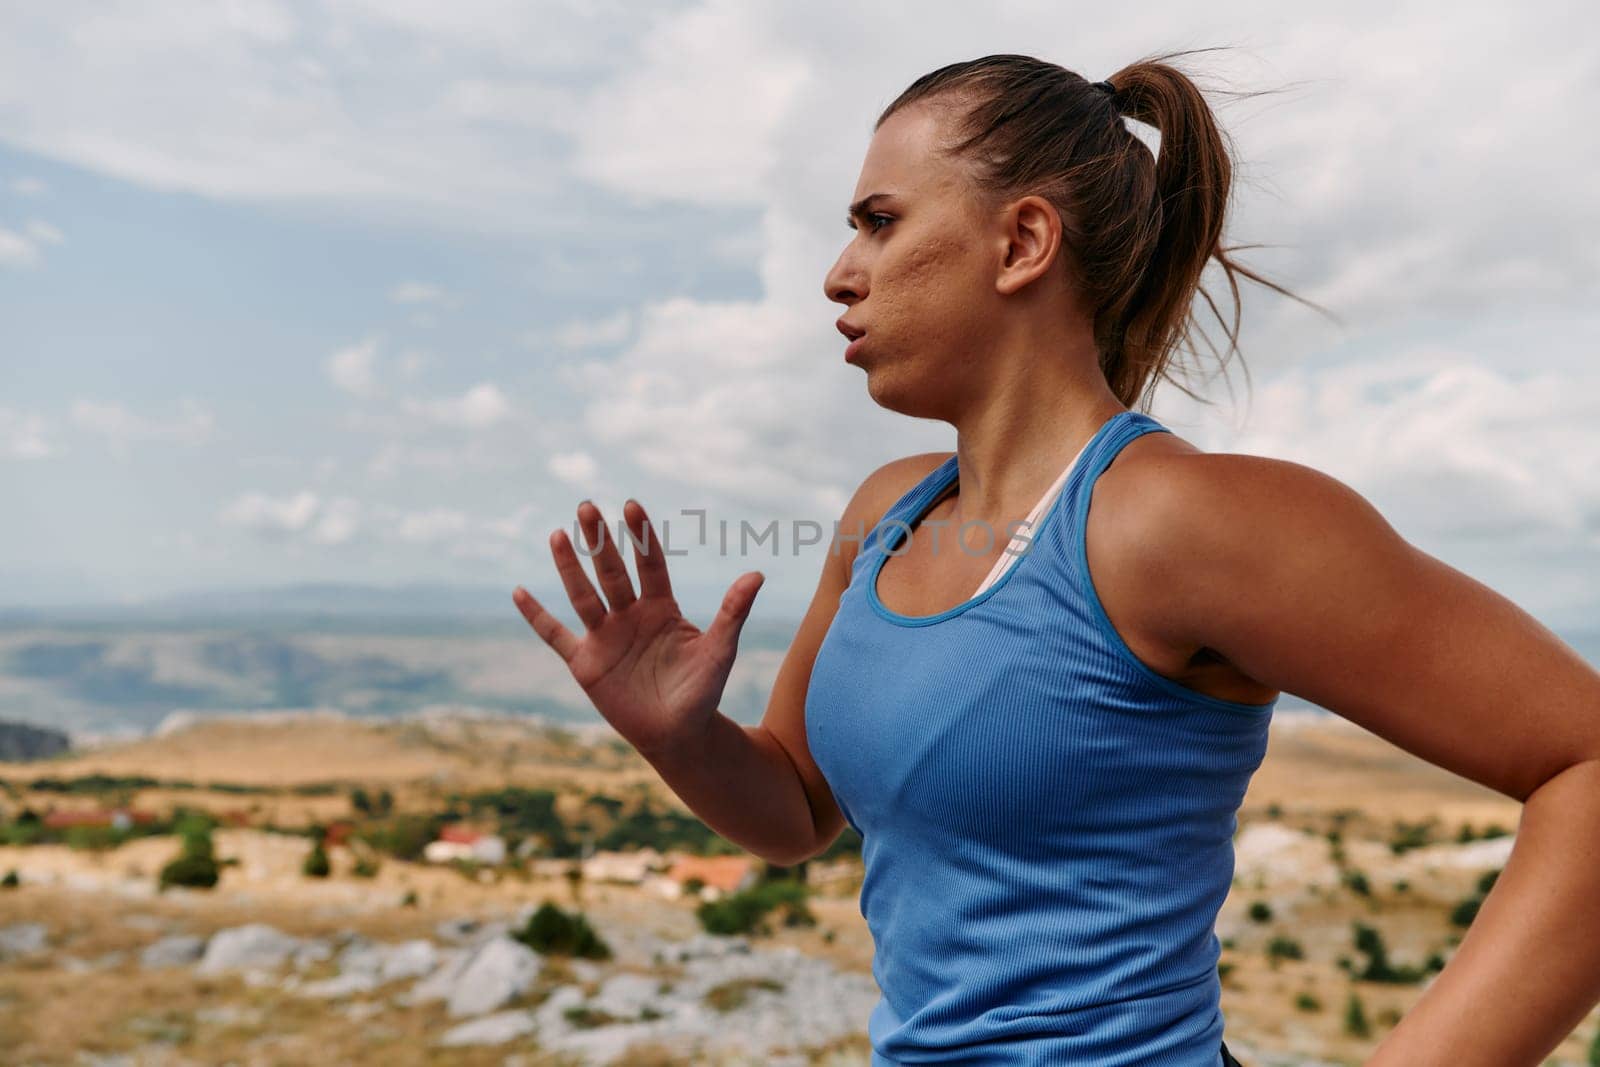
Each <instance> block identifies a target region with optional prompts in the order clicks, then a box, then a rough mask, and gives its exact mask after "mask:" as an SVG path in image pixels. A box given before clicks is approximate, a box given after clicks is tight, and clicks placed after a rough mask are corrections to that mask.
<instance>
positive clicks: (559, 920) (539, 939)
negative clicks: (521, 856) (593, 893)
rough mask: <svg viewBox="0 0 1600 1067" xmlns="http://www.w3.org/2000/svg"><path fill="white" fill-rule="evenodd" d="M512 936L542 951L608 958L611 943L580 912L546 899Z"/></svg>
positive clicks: (546, 953)
mask: <svg viewBox="0 0 1600 1067" xmlns="http://www.w3.org/2000/svg"><path fill="white" fill-rule="evenodd" d="M511 936H512V937H514V938H516V939H517V940H518V941H521V942H522V943H523V944H524V945H527V946H528V947H529V948H531V949H533V950H534V951H535V952H538V953H541V954H544V955H552V956H580V957H583V958H585V959H595V960H606V959H610V958H611V946H609V945H607V944H606V943H605V941H603V940H602V939H601V937H600V935H599V934H598V933H596V932H595V930H594V928H593V927H592V926H590V925H589V920H588V918H587V917H586V916H584V914H583V913H582V912H576V913H571V914H569V913H568V912H565V911H563V910H562V909H561V908H559V907H557V906H556V904H555V903H553V902H552V901H549V900H546V901H545V902H544V903H542V904H540V905H539V909H538V910H537V911H535V912H534V913H533V914H532V915H530V916H528V921H527V923H526V924H524V925H523V927H522V929H521V930H518V931H517V932H515V933H513V934H512V935H511Z"/></svg>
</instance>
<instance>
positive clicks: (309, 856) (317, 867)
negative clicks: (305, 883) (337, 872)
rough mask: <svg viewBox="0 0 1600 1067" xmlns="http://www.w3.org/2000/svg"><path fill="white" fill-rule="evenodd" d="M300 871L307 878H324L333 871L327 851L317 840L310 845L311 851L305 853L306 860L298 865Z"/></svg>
mask: <svg viewBox="0 0 1600 1067" xmlns="http://www.w3.org/2000/svg"><path fill="white" fill-rule="evenodd" d="M300 873H302V874H304V875H305V876H306V877H307V878H326V877H328V875H330V874H332V873H333V865H332V864H330V863H329V862H328V852H327V850H326V849H324V848H323V847H322V842H321V841H320V840H319V841H317V842H316V843H315V844H313V845H312V846H311V851H310V852H307V853H306V861H305V862H304V863H303V864H301V865H300Z"/></svg>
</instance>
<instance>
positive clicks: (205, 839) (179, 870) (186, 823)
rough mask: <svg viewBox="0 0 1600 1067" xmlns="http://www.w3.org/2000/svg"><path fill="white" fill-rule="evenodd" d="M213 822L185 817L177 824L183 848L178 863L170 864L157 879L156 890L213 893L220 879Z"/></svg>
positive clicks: (162, 869)
mask: <svg viewBox="0 0 1600 1067" xmlns="http://www.w3.org/2000/svg"><path fill="white" fill-rule="evenodd" d="M212 825H213V822H212V820H210V819H207V818H203V817H192V816H185V817H184V818H181V819H179V820H178V821H177V826H178V831H179V836H180V837H181V839H182V845H181V846H180V848H179V851H178V856H177V858H176V859H173V860H171V861H169V862H168V863H167V864H166V866H164V867H162V868H161V872H160V874H159V875H157V888H158V890H164V889H166V888H167V886H169V885H178V886H185V887H188V888H191V889H210V888H212V887H214V886H215V885H216V884H217V879H218V878H219V877H220V876H221V875H220V871H219V869H218V867H217V857H216V850H215V849H214V848H213V846H212V844H211V828H212Z"/></svg>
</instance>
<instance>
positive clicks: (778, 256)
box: [0, 0, 1600, 627]
mask: <svg viewBox="0 0 1600 1067" xmlns="http://www.w3.org/2000/svg"><path fill="white" fill-rule="evenodd" d="M1327 11H1328V13H1327V14H1324V15H1321V16H1316V17H1311V16H1307V15H1306V14H1304V13H1300V12H1296V11H1295V10H1294V9H1292V8H1286V7H1285V6H1284V5H1279V4H1266V3H1210V4H1205V5H1193V4H1187V3H1184V4H1179V3H1150V4H1142V5H1139V6H1137V7H1135V8H1127V9H1119V10H1118V11H1116V12H1115V17H1111V18H1108V17H1105V12H1104V11H1102V10H1100V9H1093V8H1088V7H1081V6H1080V7H1072V8H1067V7H1063V6H1062V5H1060V4H1055V3H996V4H986V5H982V6H981V9H980V6H979V5H968V4H945V5H936V4H928V3H921V2H919V3H887V4H872V5H869V6H865V7H862V6H858V5H855V4H851V5H846V4H842V3H807V4H763V3H752V2H729V0H708V2H698V3H695V2H677V3H651V4H628V5H622V4H608V3H604V2H600V3H582V4H579V3H571V4H564V3H511V2H476V3H474V2H457V3H452V4H437V3H427V2H423V0H383V2H378V0H347V2H344V3H340V4H337V5H313V4H304V3H280V2H275V0H229V2H220V0H194V2H178V0H174V2H169V3H164V4H162V5H149V4H134V3H117V2H108V3H101V4H95V5H92V6H77V5H67V4H31V3H25V2H20V0H18V2H0V494H3V495H0V499H4V500H5V501H6V508H5V512H6V521H5V522H4V523H0V606H5V605H24V604H27V605H49V604H62V603H81V602H88V601H97V602H105V603H121V604H126V603H135V602H139V601H141V600H144V599H147V598H155V597H161V596H165V595H170V594H175V593H184V592H196V591H201V590H215V589H233V588H247V587H259V586H273V585H280V584H288V583H296V582H323V581H337V582H363V583H377V584H396V583H412V582H444V583H466V584H474V585H488V586H495V585H500V586H503V587H504V589H505V591H506V593H507V598H508V600H507V603H508V604H509V592H510V589H511V588H512V587H513V586H514V585H516V584H524V585H526V586H527V587H528V588H529V589H530V590H532V591H533V592H534V593H535V595H538V596H541V597H542V598H543V599H545V601H546V602H547V603H549V604H551V606H553V607H557V608H561V607H564V606H565V605H564V598H562V597H561V595H560V594H559V592H558V590H559V584H558V582H557V580H556V577H555V572H554V568H553V565H552V563H551V559H550V554H549V549H548V542H547V538H548V535H549V533H550V531H552V530H553V529H555V528H557V527H558V526H561V525H568V526H570V524H571V521H572V516H573V514H574V510H575V508H576V506H577V504H578V502H579V501H580V500H582V499H584V498H585V497H590V498H592V499H594V500H595V501H596V502H597V503H598V504H599V505H600V507H601V508H602V510H603V512H604V513H605V515H606V516H607V518H608V519H609V520H611V521H612V522H613V523H615V521H616V519H617V517H618V516H620V505H621V502H622V501H623V500H624V499H625V498H627V497H628V496H634V497H636V498H637V499H639V500H640V501H641V502H643V503H644V504H645V506H646V507H647V508H648V509H650V510H651V512H652V514H653V515H654V516H655V517H656V519H657V522H658V523H659V522H661V521H662V520H663V519H665V520H667V521H669V522H670V523H671V526H670V535H671V539H672V541H673V542H674V546H673V547H679V546H683V547H686V550H687V554H686V555H684V556H683V557H681V558H679V559H675V560H674V561H673V576H674V583H675V585H676V586H677V587H678V588H679V590H680V591H681V592H682V593H683V594H684V596H683V599H685V601H686V603H694V604H696V605H699V606H700V607H702V608H703V610H705V611H708V612H709V611H711V610H714V609H715V606H716V602H717V599H718V598H719V597H720V595H721V592H722V591H723V590H725V589H726V587H727V586H728V584H729V583H731V582H732V581H733V580H734V579H735V578H737V577H738V576H739V575H740V574H742V573H745V572H746V571H749V570H761V571H763V572H764V573H765V574H766V577H767V582H766V585H765V586H764V588H763V589H762V591H761V594H760V596H759V597H758V601H757V605H756V613H757V615H760V614H762V613H771V614H775V615H782V614H785V613H790V614H793V613H798V612H799V611H800V610H802V609H803V608H804V605H805V604H806V602H807V601H808V600H809V598H810V595H811V592H812V590H813V589H814V587H815V585H816V580H817V574H818V571H819V568H820V566H821V562H822V549H821V547H820V546H813V547H800V546H798V545H796V544H795V539H794V537H793V536H792V535H793V532H794V531H796V530H798V529H799V528H798V527H797V526H796V525H795V523H796V522H797V521H799V520H811V521H816V522H819V523H831V522H832V521H833V520H834V519H835V518H837V516H838V514H839V512H840V510H841V509H842V508H843V506H844V503H845V502H846V501H847V500H848V499H849V496H850V494H851V493H852V492H853V490H854V488H855V487H856V486H857V485H858V484H859V483H860V481H861V479H862V478H864V477H865V476H866V475H867V474H868V473H870V472H871V471H872V470H873V469H874V468H876V467H877V466H879V465H880V464H882V463H884V462H887V461H888V460H890V459H893V458H895V457H897V456H902V455H907V454H911V453H915V452H923V451H930V450H936V449H937V450H944V449H951V448H953V447H954V443H955V442H954V430H953V429H952V428H951V427H950V426H948V425H947V424H943V423H937V422H933V421H930V420H913V419H908V418H905V417H903V416H899V415H896V414H894V413H891V412H888V411H885V410H884V409H881V408H879V407H877V406H876V405H875V404H874V403H873V402H872V400H871V399H870V397H869V396H868V395H867V393H866V391H865V387H864V376H863V373H862V371H861V370H860V369H858V368H856V367H852V366H850V365H848V364H846V363H844V362H843V360H842V356H841V353H842V349H843V345H844V339H843V338H841V337H840V336H839V335H838V333H837V330H836V328H835V326H834V319H835V318H836V317H837V316H838V315H839V314H840V313H841V312H842V311H843V310H844V309H843V307H842V306H841V305H838V304H834V303H831V302H829V301H828V300H827V298H826V297H825V295H824V294H823V290H822V279H823V276H824V274H825V273H826V272H827V270H828V268H829V266H830V265H831V264H832V263H833V261H834V259H835V257H836V256H837V255H838V254H839V252H840V250H841V249H842V248H843V247H844V245H845V244H846V243H847V240H848V238H849V237H850V233H849V231H848V230H846V229H845V227H844V225H843V218H844V209H845V207H846V205H847V204H848V203H849V201H850V199H851V193H852V192H853V190H854V187H855V182H856V178H857V175H858V173H859V170H860V166H861V161H862V157H863V154H864V152H865V150H866V147H867V144H868V142H869V140H870V137H871V129H872V123H873V121H874V120H875V118H876V116H877V115H878V113H879V112H880V111H881V110H882V108H883V107H884V106H886V105H887V104H888V103H889V102H890V101H891V100H893V99H894V97H895V96H896V95H898V93H899V92H900V91H901V90H902V89H903V88H904V87H905V86H906V85H907V84H909V83H910V82H911V81H913V80H914V79H915V78H916V77H918V76H920V75H921V74H923V73H925V72H927V71H929V70H932V69H934V68H936V67H939V66H942V65H944V64H946V63H950V62H955V61H958V60H962V59H970V58H976V57H978V56H981V55H985V54H989V53H996V52H1021V53H1026V54H1030V55H1036V56H1040V57H1042V58H1046V59H1050V60H1052V61H1055V62H1058V63H1060V64H1062V65H1063V66H1066V67H1067V68H1069V69H1071V70H1074V71H1076V72H1078V73H1080V74H1082V75H1083V76H1084V77H1086V78H1089V79H1100V78H1105V77H1109V76H1111V75H1113V74H1114V73H1115V72H1116V71H1117V69H1118V68H1119V67H1121V66H1122V65H1123V64H1126V63H1129V62H1132V61H1133V60H1135V59H1137V58H1139V57H1141V56H1143V55H1147V54H1151V53H1155V52H1161V51H1168V50H1173V49H1184V48H1211V47H1216V48H1220V49H1222V51H1218V52H1210V53H1204V54H1201V55H1198V56H1193V57H1189V58H1188V59H1185V60H1183V61H1182V65H1183V67H1184V69H1185V70H1187V71H1189V72H1190V73H1191V74H1192V75H1194V76H1195V77H1196V79H1197V81H1198V82H1199V84H1200V85H1201V86H1202V88H1204V89H1206V90H1207V92H1208V95H1209V96H1210V98H1211V99H1212V101H1213V104H1214V106H1215V107H1216V111H1217V116H1218V120H1219V122H1220V123H1221V124H1222V125H1223V127H1224V129H1225V130H1226V131H1227V133H1228V135H1229V136H1230V138H1231V139H1232V141H1233V144H1234V148H1235V151H1236V153H1237V162H1238V169H1237V170H1236V173H1235V181H1236V184H1235V190H1234V200H1233V204H1232V207H1231V210H1232V214H1231V216H1230V219H1229V222H1228V228H1227V233H1226V235H1225V236H1226V238H1227V239H1228V240H1229V241H1230V243H1251V244H1255V245H1258V246H1260V247H1256V248H1252V249H1248V250H1246V251H1244V252H1241V253H1240V258H1242V259H1243V260H1244V261H1245V262H1246V263H1247V264H1249V265H1250V266H1251V267H1252V268H1253V269H1256V270H1259V271H1262V272H1264V273H1266V274H1267V275H1268V276H1269V277H1271V278H1273V279H1274V280H1276V281H1278V282H1279V283H1281V284H1284V285H1287V286H1288V287H1290V288H1291V289H1293V290H1294V291H1295V292H1297V293H1299V294H1301V295H1302V296H1305V297H1306V298H1308V299H1310V300H1313V301H1315V302H1317V303H1319V304H1321V305H1323V306H1324V307H1327V308H1328V309H1329V310H1330V311H1332V312H1333V313H1334V314H1335V315H1336V316H1337V321H1330V319H1329V318H1328V317H1325V316H1322V315H1319V314H1318V313H1317V312H1315V311H1313V310H1310V309H1307V308H1305V307H1303V306H1301V305H1299V304H1296V303H1294V302H1293V301H1291V300H1288V299H1286V298H1284V297H1281V296H1279V295H1278V294H1275V293H1273V292H1272V291H1270V290H1268V289H1265V288H1262V287H1260V286H1255V285H1252V284H1251V283H1248V282H1245V283H1244V287H1243V289H1242V291H1241V300H1242V304H1243V318H1242V322H1241V328H1240V344H1241V347H1242V350H1243V353H1244V355H1243V361H1244V364H1245V366H1246V367H1247V369H1248V372H1249V382H1248V383H1246V382H1245V380H1244V372H1243V371H1242V370H1240V369H1239V366H1238V364H1237V363H1235V365H1234V370H1233V371H1232V372H1231V374H1230V377H1229V379H1228V380H1227V381H1223V382H1218V383H1214V386H1213V387H1212V388H1211V389H1210V390H1209V393H1210V395H1211V397H1212V398H1213V399H1214V400H1215V404H1214V405H1211V406H1206V405H1200V404H1196V403H1195V402H1193V401H1190V400H1188V399H1187V398H1185V397H1183V396H1182V394H1181V393H1179V392H1178V391H1177V390H1176V389H1174V388H1172V387H1170V386H1168V387H1165V388H1164V390H1163V392H1162V393H1158V394H1157V400H1156V403H1155V405H1154V408H1153V409H1152V412H1151V413H1152V414H1153V415H1154V416H1155V417H1156V418H1158V419H1160V420H1161V421H1163V422H1164V423H1165V424H1166V425H1167V426H1168V427H1169V428H1171V429H1173V430H1174V431H1175V432H1178V433H1180V434H1182V435H1183V436H1185V437H1186V438H1188V439H1189V440H1191V441H1192V442H1194V443H1195V444H1196V445H1198V446H1200V447H1202V448H1205V449H1207V450H1209V451H1227V452H1245V453H1252V454H1259V455H1267V456H1274V457H1278V458H1282V459H1287V460H1292V461H1294V462H1298V463H1303V464H1307V465H1309V466H1313V467H1316V468H1318V469H1319V470H1322V471H1324V472H1326V473H1328V474H1330V475H1332V476H1334V477H1336V478H1339V479H1340V480H1342V481H1344V482H1345V483H1347V484H1348V485H1350V486H1351V487H1353V488H1354V489H1356V490H1357V491H1358V492H1360V493H1361V494H1363V495H1364V496H1365V497H1366V498H1367V499H1369V500H1370V501H1371V502H1372V503H1373V504H1374V505H1375V506H1376V507H1377V508H1378V509H1379V510H1380V511H1381V512H1382V513H1383V514H1384V516H1385V517H1386V518H1387V519H1388V520H1389V522H1390V523H1391V524H1392V525H1393V526H1394V527H1395V528H1396V529H1397V530H1398V531H1399V532H1400V533H1401V534H1402V535H1403V536H1405V537H1406V538H1407V539H1408V540H1410V541H1411V542H1412V543H1414V544H1416V545H1418V546H1419V547H1421V548H1423V549H1424V550H1426V551H1428V552H1430V553H1432V554H1434V555H1436V556H1438V557H1439V558H1441V559H1444V560H1445V561H1447V562H1449V563H1451V564H1452V565H1454V566H1456V567H1458V568H1460V569H1462V570H1464V571H1466V572H1468V573H1470V574H1472V575H1473V576H1475V577H1477V578H1479V579H1480V580H1482V581H1484V582H1486V583H1488V584H1489V585H1491V586H1493V587H1494V588H1496V589H1498V590H1500V591H1501V592H1503V593H1505V594H1506V595H1508V596H1510V597H1511V598H1512V599H1514V600H1516V601H1517V602H1518V603H1519V604H1521V605H1522V606H1523V607H1525V608H1526V609H1528V610H1529V611H1530V612H1532V613H1533V614H1535V615H1536V616H1538V617H1539V618H1541V619H1542V620H1544V621H1545V622H1547V623H1549V624H1551V625H1554V626H1558V627H1575V626H1576V627H1583V626H1586V625H1591V626H1592V625H1594V624H1595V622H1594V620H1596V619H1600V612H1597V608H1600V360H1597V358H1596V355H1597V353H1596V343H1595V341H1596V338H1597V337H1600V330H1597V327H1600V310H1597V309H1600V300H1597V297H1600V242H1597V241H1596V239H1595V234H1596V232H1597V226H1600V196H1597V194H1596V193H1595V192H1594V179H1593V175H1594V174H1595V172H1596V169H1597V165H1600V143H1597V142H1596V140H1595V139H1594V138H1593V137H1591V136H1588V135H1587V128H1588V120H1589V117H1590V116H1592V115H1593V114H1594V113H1595V112H1596V109H1597V106H1600V34H1596V33H1594V32H1593V31H1594V30H1595V29H1596V28H1597V25H1596V24H1597V22H1600V20H1597V19H1596V17H1595V15H1594V14H1593V13H1592V12H1591V11H1590V10H1589V9H1587V8H1583V7H1580V6H1578V5H1576V4H1559V3H1544V4H1529V5H1522V6H1519V7H1516V8H1513V7H1511V6H1509V5H1455V4H1444V3H1435V4H1408V5H1393V4H1383V5H1378V4H1346V5H1341V6H1339V7H1338V8H1337V9H1332V8H1330V9H1327ZM1085 16H1088V17H1085ZM1556 27H1566V30H1565V31H1564V32H1559V33H1558V32H1554V30H1555V28H1556ZM1229 91H1244V92H1256V91H1262V92H1265V94H1266V95H1263V96H1258V97H1254V98H1249V99H1234V98H1230V97H1229V95H1228V93H1229ZM1213 292H1214V293H1216V294H1217V295H1218V297H1219V299H1220V300H1221V301H1222V306H1223V308H1224V309H1225V310H1226V311H1228V312H1230V313H1231V303H1230V302H1229V297H1228V294H1227V291H1226V287H1225V286H1223V287H1222V288H1221V289H1217V288H1213ZM1202 311H1203V308H1202ZM1206 314H1207V317H1206V318H1204V319H1203V323H1204V325H1205V326H1206V328H1207V330H1208V332H1209V333H1210V335H1211V336H1212V337H1213V338H1214V339H1220V338H1221V337H1222V334H1221V332H1220V328H1219V327H1218V326H1217V324H1216V323H1215V321H1214V320H1212V319H1210V318H1209V317H1208V313H1206ZM1230 385H1231V388H1230ZM687 509H704V511H705V513H706V515H707V516H708V519H709V521H710V522H712V523H713V524H715V523H718V522H723V523H727V524H728V525H729V526H730V527H731V534H730V536H731V538H732V539H733V540H734V541H736V540H737V535H738V526H739V522H740V521H741V520H748V521H749V522H750V523H751V524H752V526H754V527H758V528H759V527H761V526H764V525H765V524H766V523H768V522H770V521H772V520H778V521H779V522H780V524H781V525H780V530H782V531H783V533H782V534H781V535H780V538H779V543H778V548H779V555H778V556H777V557H776V558H774V556H773V554H772V544H771V542H769V543H767V544H765V545H761V546H756V547H751V548H749V549H748V550H747V551H745V552H742V553H741V552H738V551H737V550H732V549H731V550H730V551H729V552H728V553H723V552H721V551H719V550H718V549H717V546H716V535H715V532H713V533H712V536H711V537H710V538H708V542H709V543H708V545H706V546H696V545H695V544H693V530H694V528H695V527H694V524H695V522H696V521H697V520H695V519H693V518H691V517H690V516H688V515H687V514H685V511H686V510H687ZM680 523H681V525H680ZM680 533H681V539H680ZM706 621H709V616H707V619H706Z"/></svg>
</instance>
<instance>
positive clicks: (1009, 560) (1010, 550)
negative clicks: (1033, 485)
mask: <svg viewBox="0 0 1600 1067" xmlns="http://www.w3.org/2000/svg"><path fill="white" fill-rule="evenodd" d="M1091 440H1092V438H1091ZM1088 447H1089V445H1088V443H1087V442H1085V443H1084V446H1083V448H1080V449H1078V454H1077V455H1076V456H1073V457H1072V461H1071V462H1070V463H1068V464H1067V467H1066V469H1065V470H1063V471H1062V472H1061V473H1060V475H1058V476H1057V477H1056V480H1055V484H1053V485H1051V486H1050V488H1049V489H1047V490H1045V494H1044V496H1043V497H1042V498H1041V499H1040V500H1039V502H1038V503H1037V504H1035V505H1034V506H1033V510H1032V511H1030V512H1029V513H1028V519H1027V522H1026V524H1025V525H1024V526H1023V527H1022V529H1021V530H1019V531H1018V536H1015V537H1013V538H1012V539H1011V544H1009V545H1008V546H1006V551H1004V552H1002V553H1000V558H999V559H997V560H995V561H994V566H993V567H991V568H989V574H988V576H987V577H986V578H984V580H983V584H982V585H980V586H978V592H977V593H974V594H972V595H973V596H977V595H978V593H981V592H983V591H984V590H985V589H987V588H989V587H990V586H991V585H993V584H994V583H995V581H996V580H997V579H999V577H1000V576H1001V575H1002V574H1004V573H1005V572H1006V568H1008V567H1010V566H1011V565H1012V564H1013V563H1015V562H1016V561H1017V560H1019V559H1021V558H1022V552H1023V551H1024V550H1025V549H1027V544H1028V540H1029V538H1030V537H1031V536H1032V534H1033V531H1034V528H1035V527H1036V526H1037V525H1038V523H1039V518H1040V516H1042V515H1043V514H1044V513H1045V512H1046V511H1047V510H1049V508H1050V504H1051V502H1052V501H1054V500H1055V498H1056V497H1057V496H1058V495H1060V493H1061V488H1062V486H1064V485H1066V484H1067V478H1068V477H1069V476H1070V475H1071V474H1072V468H1074V467H1076V466H1077V465H1078V460H1079V459H1080V458H1081V457H1082V456H1083V453H1084V452H1085V451H1086V450H1087V449H1088Z"/></svg>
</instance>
